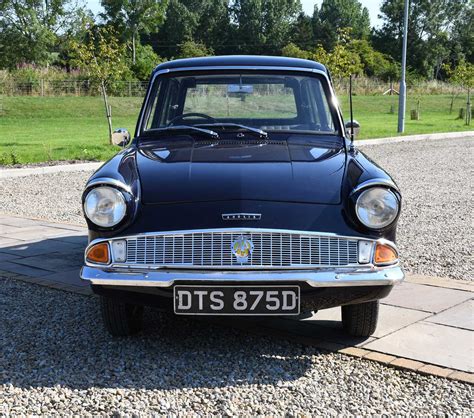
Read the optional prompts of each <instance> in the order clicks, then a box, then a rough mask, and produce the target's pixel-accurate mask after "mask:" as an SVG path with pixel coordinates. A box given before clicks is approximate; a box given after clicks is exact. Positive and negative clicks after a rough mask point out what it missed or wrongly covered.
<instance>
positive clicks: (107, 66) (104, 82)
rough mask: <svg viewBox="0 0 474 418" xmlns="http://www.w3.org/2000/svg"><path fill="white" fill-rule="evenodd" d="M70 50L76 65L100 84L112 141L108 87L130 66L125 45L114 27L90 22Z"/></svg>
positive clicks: (110, 141) (72, 42)
mask: <svg viewBox="0 0 474 418" xmlns="http://www.w3.org/2000/svg"><path fill="white" fill-rule="evenodd" d="M70 50H71V55H72V57H73V59H72V63H73V65H75V66H77V67H79V68H80V69H81V70H82V71H84V72H85V73H86V74H87V75H88V76H89V79H90V80H92V81H93V82H95V83H97V84H98V86H99V89H100V92H101V94H102V98H103V100H104V107H105V115H106V117H107V123H108V127H109V143H110V144H112V114H111V108H110V105H109V101H108V95H107V89H108V87H109V86H110V84H111V83H113V82H114V81H117V80H120V78H121V77H123V75H124V74H126V73H127V72H128V70H129V69H128V67H127V65H126V63H125V56H126V47H125V45H123V44H120V42H119V41H118V39H117V35H116V32H115V30H114V29H113V28H111V27H109V26H102V27H99V26H96V25H93V24H91V25H90V26H89V27H88V29H87V32H86V39H84V41H83V42H80V41H76V40H73V41H71V45H70Z"/></svg>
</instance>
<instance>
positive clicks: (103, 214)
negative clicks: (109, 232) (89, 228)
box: [84, 186, 127, 228]
mask: <svg viewBox="0 0 474 418" xmlns="http://www.w3.org/2000/svg"><path fill="white" fill-rule="evenodd" d="M84 212H85V214H86V216H87V217H88V218H89V219H90V220H91V222H93V223H95V224H96V225H98V226H101V227H104V228H110V227H112V226H115V225H117V224H118V223H119V222H120V221H121V220H122V219H123V218H124V216H125V213H126V212H127V205H126V203H125V197H124V195H123V194H122V193H121V192H120V191H119V190H117V189H114V188H113V187H107V186H101V187H96V188H95V189H92V190H91V191H90V192H89V193H88V194H87V196H86V198H85V201H84Z"/></svg>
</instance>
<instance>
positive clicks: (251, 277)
mask: <svg viewBox="0 0 474 418" xmlns="http://www.w3.org/2000/svg"><path fill="white" fill-rule="evenodd" d="M404 277H405V275H404V273H403V270H402V268H401V267H400V266H399V265H395V266H387V267H370V268H362V267H361V268H332V269H318V270H272V271H258V270H257V271H256V270H253V271H249V270H247V271H215V270H153V271H150V270H145V271H130V270H124V269H118V268H115V269H110V268H105V267H104V268H97V267H89V266H84V267H83V268H82V270H81V279H82V280H86V281H88V282H90V283H91V284H95V285H109V286H149V287H170V286H172V285H173V284H175V283H179V282H184V281H185V282H190V281H191V282H210V281H212V282H216V283H226V282H239V283H242V284H251V283H254V282H269V283H272V282H293V283H307V284H309V285H310V286H312V287H348V286H387V285H388V286H392V285H395V284H397V283H400V282H401V281H402V280H403V279H404Z"/></svg>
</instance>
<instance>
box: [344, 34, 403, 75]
mask: <svg viewBox="0 0 474 418" xmlns="http://www.w3.org/2000/svg"><path fill="white" fill-rule="evenodd" d="M348 48H349V50H350V51H352V52H354V53H355V54H357V55H358V56H359V58H360V61H361V64H362V66H363V69H364V74H365V75H367V76H368V77H377V78H380V79H382V80H388V79H391V80H395V79H398V77H399V73H400V71H399V66H398V65H397V63H395V61H394V60H393V58H392V57H390V56H389V55H385V54H382V53H381V52H379V51H376V50H375V49H374V48H373V47H372V45H371V44H370V43H369V41H367V40H366V39H361V40H357V39H356V40H352V41H351V42H350V43H349V44H348Z"/></svg>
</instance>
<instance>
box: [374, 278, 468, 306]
mask: <svg viewBox="0 0 474 418" xmlns="http://www.w3.org/2000/svg"><path fill="white" fill-rule="evenodd" d="M471 297H472V293H471V292H467V291H462V290H453V289H446V288H440V287H434V286H425V285H421V284H415V283H403V285H402V286H395V287H394V289H393V291H392V293H390V295H388V297H386V298H385V299H384V300H383V303H384V304H386V305H392V306H399V307H402V308H409V309H415V310H417V311H425V312H433V313H438V312H441V311H444V310H445V309H448V308H450V307H452V306H455V305H458V304H460V303H462V302H464V301H466V300H468V299H470V298H471Z"/></svg>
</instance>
